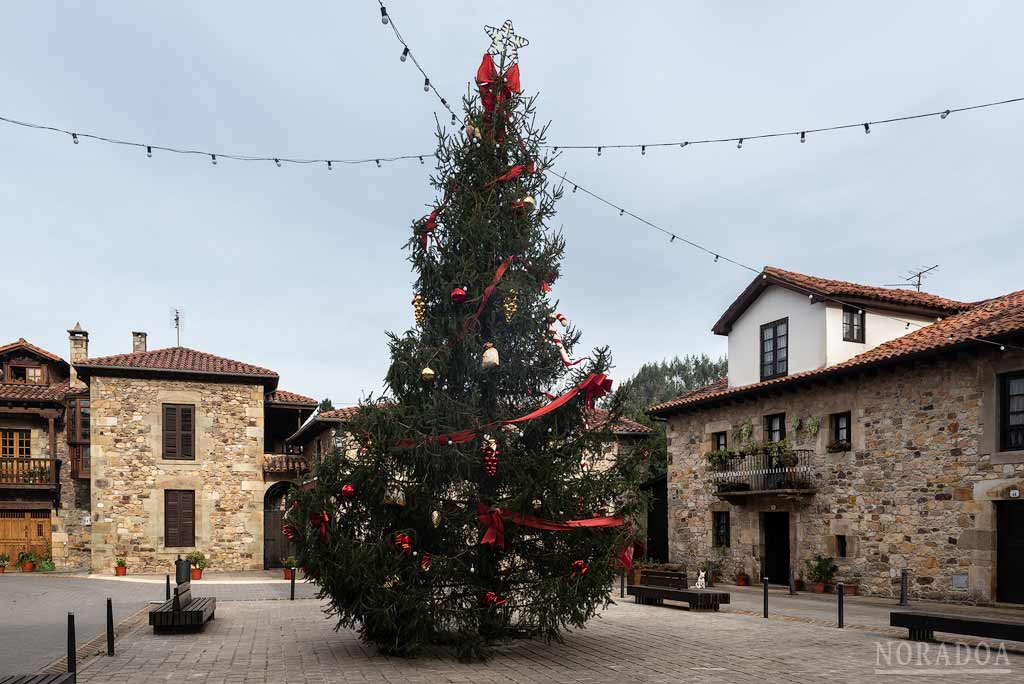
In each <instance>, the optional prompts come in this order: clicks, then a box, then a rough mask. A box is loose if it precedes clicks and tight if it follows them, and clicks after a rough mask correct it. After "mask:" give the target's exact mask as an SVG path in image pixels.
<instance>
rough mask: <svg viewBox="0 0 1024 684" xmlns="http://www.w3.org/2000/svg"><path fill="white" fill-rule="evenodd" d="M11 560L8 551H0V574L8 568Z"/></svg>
mask: <svg viewBox="0 0 1024 684" xmlns="http://www.w3.org/2000/svg"><path fill="white" fill-rule="evenodd" d="M10 562H11V557H10V556H9V555H8V554H6V553H0V575H2V574H4V570H6V569H7V564H8V563H10Z"/></svg>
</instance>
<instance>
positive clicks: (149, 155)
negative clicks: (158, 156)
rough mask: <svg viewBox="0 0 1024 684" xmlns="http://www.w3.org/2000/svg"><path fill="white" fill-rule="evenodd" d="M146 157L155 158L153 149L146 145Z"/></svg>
mask: <svg viewBox="0 0 1024 684" xmlns="http://www.w3.org/2000/svg"><path fill="white" fill-rule="evenodd" d="M146 156H147V157H152V156H153V148H152V147H150V146H149V145H146Z"/></svg>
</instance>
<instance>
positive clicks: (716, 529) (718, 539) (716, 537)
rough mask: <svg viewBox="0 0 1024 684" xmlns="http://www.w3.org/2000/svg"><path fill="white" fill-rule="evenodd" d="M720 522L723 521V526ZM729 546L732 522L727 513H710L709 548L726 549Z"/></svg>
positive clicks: (730, 543)
mask: <svg viewBox="0 0 1024 684" xmlns="http://www.w3.org/2000/svg"><path fill="white" fill-rule="evenodd" d="M722 521H724V524H722ZM723 530H724V533H723ZM731 545H732V520H731V518H730V516H729V511H712V512H711V546H712V547H713V548H716V549H728V548H729V547H730V546H731Z"/></svg>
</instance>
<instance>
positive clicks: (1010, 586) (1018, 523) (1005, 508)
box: [996, 501, 1024, 603]
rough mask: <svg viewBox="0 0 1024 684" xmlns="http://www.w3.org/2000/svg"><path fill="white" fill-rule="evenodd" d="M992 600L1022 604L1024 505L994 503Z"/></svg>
mask: <svg viewBox="0 0 1024 684" xmlns="http://www.w3.org/2000/svg"><path fill="white" fill-rule="evenodd" d="M996 530H997V532H996V600H997V601H1003V602H1005V603H1024V581H1022V580H1024V501H999V502H997V503H996Z"/></svg>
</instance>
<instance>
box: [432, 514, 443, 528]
mask: <svg viewBox="0 0 1024 684" xmlns="http://www.w3.org/2000/svg"><path fill="white" fill-rule="evenodd" d="M430 524H431V525H433V526H434V527H440V526H441V511H432V512H431V513H430Z"/></svg>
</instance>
